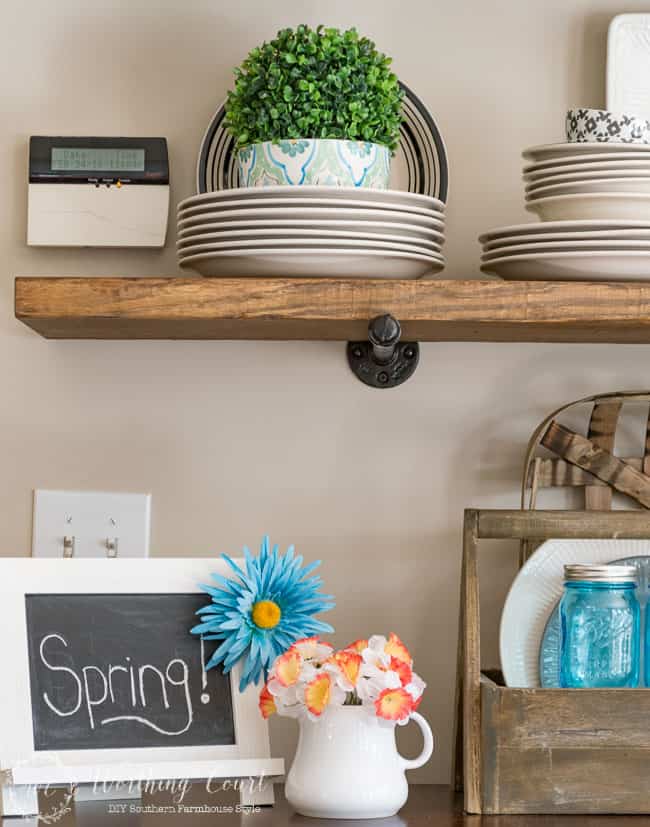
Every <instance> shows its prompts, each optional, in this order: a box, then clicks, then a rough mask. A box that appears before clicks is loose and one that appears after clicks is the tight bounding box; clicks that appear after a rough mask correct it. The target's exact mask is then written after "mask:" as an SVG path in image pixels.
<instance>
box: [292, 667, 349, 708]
mask: <svg viewBox="0 0 650 827" xmlns="http://www.w3.org/2000/svg"><path fill="white" fill-rule="evenodd" d="M302 696H303V701H304V706H305V713H306V715H307V718H309V720H310V721H317V720H318V719H319V718H320V717H321V715H323V713H324V712H326V711H327V709H328V708H329V707H332V706H343V704H344V703H345V698H346V692H345V690H344V689H342V688H341V687H340V686H338V684H337V682H336V679H335V677H334V676H333V675H332V674H331V673H330V672H329V671H328V670H327V669H322V670H321V671H319V672H318V673H317V674H316V676H315V677H314V678H313V679H312V680H311V681H309V683H307V684H305V686H304V687H303V689H302Z"/></svg>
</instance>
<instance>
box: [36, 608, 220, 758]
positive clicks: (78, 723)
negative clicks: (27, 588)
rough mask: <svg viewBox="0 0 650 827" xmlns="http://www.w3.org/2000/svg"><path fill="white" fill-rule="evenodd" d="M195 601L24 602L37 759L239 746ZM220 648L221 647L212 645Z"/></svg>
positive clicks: (218, 672) (211, 649)
mask: <svg viewBox="0 0 650 827" xmlns="http://www.w3.org/2000/svg"><path fill="white" fill-rule="evenodd" d="M202 605H205V597H204V596H202V595H200V594H196V593H195V594H176V593H174V594H151V593H148V594H25V610H26V621H27V643H28V649H29V677H30V691H31V710H32V723H33V732H34V749H35V750H73V749H105V748H115V747H117V748H128V747H183V746H210V745H228V744H235V727H234V721H233V706H232V696H231V684H230V677H229V676H225V675H223V673H222V672H221V670H218V669H211V670H209V671H207V672H206V671H205V669H204V664H206V663H207V662H208V660H209V659H210V655H211V654H212V651H213V649H214V645H212V646H211V645H209V644H208V643H207V642H203V641H200V640H199V639H197V638H196V637H194V636H192V635H190V634H189V629H190V628H191V627H192V625H194V623H195V622H196V620H195V617H194V613H195V611H196V610H197V609H198V608H199V607H200V606H202ZM217 644H218V642H217Z"/></svg>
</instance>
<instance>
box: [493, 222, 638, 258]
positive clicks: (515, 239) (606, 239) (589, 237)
mask: <svg viewBox="0 0 650 827" xmlns="http://www.w3.org/2000/svg"><path fill="white" fill-rule="evenodd" d="M542 226H546V225H542ZM542 241H543V242H544V243H545V244H546V243H547V244H555V243H557V242H565V241H580V242H582V241H595V242H597V243H599V244H609V243H610V242H619V241H647V242H649V243H650V228H648V229H647V230H600V231H599V230H594V231H593V232H586V231H584V230H583V231H582V232H578V233H570V232H569V233H562V232H559V233H557V232H556V233H527V234H522V235H504V236H500V237H498V238H492V239H491V240H490V241H486V242H485V243H484V244H483V250H484V251H485V252H488V251H490V250H497V249H499V248H500V247H510V246H511V245H513V244H540V243H542Z"/></svg>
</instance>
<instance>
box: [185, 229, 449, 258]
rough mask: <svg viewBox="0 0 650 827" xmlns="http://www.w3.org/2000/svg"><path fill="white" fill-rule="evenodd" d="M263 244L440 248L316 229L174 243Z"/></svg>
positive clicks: (210, 235) (207, 235)
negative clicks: (341, 244) (343, 244)
mask: <svg viewBox="0 0 650 827" xmlns="http://www.w3.org/2000/svg"><path fill="white" fill-rule="evenodd" d="M267 241H268V242H269V243H270V245H271V246H272V245H274V244H276V243H280V242H281V243H283V244H297V245H298V246H302V245H303V244H304V245H315V246H321V247H322V246H323V245H325V246H327V247H330V246H332V247H336V246H338V243H339V241H340V242H342V243H346V244H349V243H355V242H357V241H359V242H361V244H360V245H359V246H361V247H366V246H368V245H371V244H372V245H377V246H378V247H384V246H385V245H386V244H388V245H390V246H392V245H406V246H408V247H419V248H424V249H427V250H434V251H436V252H438V253H439V252H440V250H441V245H440V244H439V243H438V242H436V241H431V240H430V239H426V238H411V237H410V236H404V235H381V234H377V233H346V232H337V231H336V230H329V231H327V230H326V231H320V230H316V231H314V230H302V231H300V230H261V231H260V230H255V231H254V232H246V231H244V230H242V231H240V232H239V233H234V234H233V233H219V232H218V233H204V234H202V235H194V236H190V237H189V238H179V239H178V241H177V242H176V249H177V250H179V251H181V250H185V249H187V248H188V247H191V246H194V245H196V244H208V245H221V244H224V245H225V244H228V245H235V244H237V245H239V244H241V245H242V246H243V245H245V244H248V246H250V247H259V246H260V244H263V245H264V246H266V243H267Z"/></svg>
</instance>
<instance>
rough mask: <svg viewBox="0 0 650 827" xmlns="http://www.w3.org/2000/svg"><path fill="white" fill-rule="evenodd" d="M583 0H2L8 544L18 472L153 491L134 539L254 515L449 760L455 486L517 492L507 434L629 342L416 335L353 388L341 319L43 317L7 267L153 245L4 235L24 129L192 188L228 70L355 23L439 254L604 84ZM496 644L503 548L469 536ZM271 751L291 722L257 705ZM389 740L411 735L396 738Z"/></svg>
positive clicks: (517, 433) (597, 35)
mask: <svg viewBox="0 0 650 827" xmlns="http://www.w3.org/2000/svg"><path fill="white" fill-rule="evenodd" d="M645 6H647V4H644V3H641V2H639V0H629V1H628V3H627V4H626V5H624V6H623V5H620V4H617V3H614V2H604V0H591V2H588V1H587V0H526V2H521V0H509V2H505V0H492V2H489V3H483V2H478V0H477V2H469V0H453V2H446V3H442V2H438V3H432V2H424V1H423V0H422V1H421V2H408V0H407V2H402V3H395V2H385V0H372V2H370V0H360V1H359V2H350V0H330V2H328V3H325V4H324V3H323V2H314V0H306V2H305V1H304V0H303V2H302V3H290V2H287V0H275V2H273V3H269V2H268V0H255V1H254V2H248V0H243V2H240V3H223V2H222V3H220V2H218V0H184V2H182V1H181V0H176V2H172V0H156V2H154V1H153V0H150V1H149V2H146V0H122V2H120V0H105V1H104V2H97V1H96V0H95V1H93V0H87V1H86V2H81V0H56V2H45V0H32V2H29V3H25V2H19V0H4V2H3V3H2V32H3V37H2V49H1V50H0V170H2V177H3V181H2V184H3V186H2V188H1V189H0V261H2V269H3V273H4V276H3V278H2V280H1V281H0V382H1V385H0V388H1V393H0V458H1V462H2V469H3V472H2V474H1V475H0V502H2V521H1V523H0V548H1V551H0V553H2V554H6V555H12V554H27V553H28V552H29V547H30V512H31V490H32V488H34V487H36V486H39V487H70V488H82V489H83V488H107V489H114V490H136V491H142V490H145V491H146V490H150V491H152V493H153V526H152V528H153V539H152V542H153V552H154V554H156V555H168V556H171V555H209V554H213V553H217V552H220V551H223V550H227V551H229V552H236V551H237V550H238V549H239V548H240V546H241V545H242V544H243V543H245V542H246V543H248V544H256V543H257V541H258V539H259V538H260V537H261V535H262V533H263V532H270V533H271V534H272V536H273V539H275V540H277V541H278V542H280V543H282V544H287V543H289V542H294V543H296V545H297V546H298V549H299V550H300V551H301V552H302V553H304V554H305V555H306V556H307V557H308V558H317V557H319V558H322V560H323V568H322V573H323V575H324V577H325V579H326V584H327V587H328V589H329V590H331V591H332V592H333V593H334V594H335V595H336V596H337V598H338V607H337V609H336V610H335V611H334V612H331V613H330V614H331V619H332V622H333V623H334V624H335V626H336V627H337V634H336V642H337V643H339V644H344V643H346V642H348V640H350V639H352V638H355V637H359V636H361V635H365V634H367V633H371V632H378V631H386V632H387V631H389V630H391V629H394V630H396V631H398V632H399V633H400V634H401V635H402V636H403V637H404V639H405V640H406V641H407V642H408V643H410V644H411V646H412V648H413V650H414V652H415V656H416V659H417V666H418V670H419V671H420V672H421V673H422V675H423V676H424V678H425V679H426V681H427V682H428V684H429V688H428V692H427V696H426V700H425V702H424V704H423V711H424V713H425V714H426V715H427V716H428V717H429V719H430V720H431V722H432V725H433V728H434V730H435V731H436V733H437V735H438V739H439V749H438V751H437V753H436V755H435V757H434V759H433V760H432V762H431V763H430V764H429V766H428V767H427V768H425V769H424V770H421V771H420V772H419V773H418V774H416V775H415V777H416V778H417V779H418V780H432V781H433V780H435V781H438V782H443V781H446V779H447V778H448V772H449V764H450V741H451V727H452V697H453V682H454V674H453V673H454V663H455V657H456V618H457V591H458V576H459V552H460V549H459V539H460V530H461V519H462V511H463V508H464V507H465V506H468V505H475V506H477V505H480V506H511V505H514V504H516V502H517V485H518V475H519V472H520V464H521V459H522V452H523V447H524V443H525V440H526V439H527V437H528V435H529V432H530V431H531V430H532V429H533V427H534V426H535V424H536V423H537V422H538V420H539V419H541V417H542V416H543V414H544V413H545V412H546V411H548V410H549V409H551V408H553V407H554V406H556V405H559V404H561V403H562V402H564V401H566V400H569V399H572V398H577V397H579V396H581V395H583V394H587V393H591V392H598V391H606V390H613V389H618V388H624V387H637V386H639V387H640V386H644V385H647V384H648V383H647V376H648V356H649V355H650V352H649V350H648V348H646V347H634V346H626V347H623V346H618V347H613V346H606V345H601V346H597V345H596V346H563V345H555V346H550V345H546V346H543V345H524V346H520V345H482V344H426V345H424V346H423V348H422V358H421V366H420V368H419V369H418V372H417V374H416V376H415V378H414V379H413V380H412V381H411V382H409V383H408V384H407V385H405V386H404V387H403V388H400V389H399V390H395V391H392V392H386V393H381V392H373V391H371V390H369V389H367V388H365V387H364V386H363V385H361V384H360V383H358V382H357V381H356V380H354V379H353V378H351V376H350V375H349V373H348V369H347V366H346V363H345V359H344V348H343V345H340V344H325V343H320V342H311V343H268V344H263V343H256V342H244V343H219V342H206V343H187V342H140V343H136V342H133V343H131V342H123V343H110V342H60V343H54V342H46V341H44V340H43V339H40V338H38V337H37V336H36V335H35V334H33V333H32V332H30V331H29V330H28V329H27V328H25V327H23V326H22V325H20V324H19V323H18V322H16V321H15V320H14V318H13V276H14V275H16V274H48V275H49V274H52V275H55V274H69V275H74V274H96V275H104V274H110V275H143V276H146V275H158V274H174V273H176V272H177V268H176V264H175V255H174V241H175V237H174V228H173V226H172V231H171V232H170V236H169V243H168V245H167V248H166V249H165V250H164V251H163V252H143V251H139V252H121V251H113V252H111V251H107V250H106V251H102V250H96V251H73V250H71V251H57V250H35V249H27V248H26V246H25V210H26V152H27V138H28V136H29V135H30V134H33V133H37V134H39V133H40V134H48V133H49V134H57V133H69V134H99V135H101V134H108V135H115V134H126V135H138V134H140V135H149V134H154V135H165V136H167V138H168V140H169V145H170V150H171V168H172V176H173V201H174V203H175V202H176V201H178V200H179V199H180V198H183V197H184V196H186V195H188V194H190V193H191V192H192V191H193V175H194V167H195V162H196V155H197V151H198V147H199V142H200V139H201V136H202V134H203V130H204V128H205V126H206V124H207V122H208V120H209V118H210V116H211V114H212V112H213V110H214V109H215V107H216V105H217V104H218V103H219V102H220V100H221V99H222V98H223V96H224V93H225V91H226V89H227V87H228V84H229V82H230V77H231V75H230V69H231V67H232V66H233V65H235V64H236V63H237V62H239V61H240V60H241V59H242V58H243V57H244V55H245V54H246V52H247V50H248V49H249V48H250V47H252V46H253V45H255V44H256V43H257V42H258V41H259V40H260V39H262V38H265V37H266V38H268V37H269V36H270V35H272V34H273V33H274V32H275V31H276V30H277V29H278V28H279V27H281V26H287V25H293V24H296V23H299V22H303V21H304V22H309V23H312V24H317V23H319V22H327V23H330V24H334V25H339V26H349V25H356V26H357V27H358V28H360V29H361V30H363V31H364V32H365V33H367V34H369V35H371V36H373V37H374V38H375V39H376V41H377V43H378V44H379V46H380V47H381V48H382V49H384V50H386V51H387V52H389V53H392V54H393V55H394V57H395V68H396V70H397V72H398V73H399V75H400V76H401V77H402V78H403V79H404V80H405V81H406V82H407V83H408V84H409V85H411V86H412V87H413V88H414V89H415V90H416V91H417V92H418V94H419V95H421V97H422V98H423V99H424V100H425V101H426V103H427V104H428V105H429V106H430V107H431V109H432V110H433V113H434V115H435V117H436V119H437V120H438V123H439V125H440V128H441V129H442V132H443V134H444V137H445V140H446V142H447V148H448V152H449V157H450V163H451V198H450V206H449V222H448V224H449V226H448V238H449V241H448V245H447V254H448V257H449V267H448V270H447V275H448V276H454V277H469V276H474V275H475V274H476V273H477V272H478V257H479V249H478V245H477V243H476V237H477V235H478V234H479V232H481V231H482V230H486V229H488V228H489V227H492V226H496V225H498V224H500V223H515V222H520V221H524V220H526V213H525V212H524V210H523V207H522V201H523V198H522V186H521V183H520V180H519V174H520V164H521V162H520V156H519V153H520V151H521V149H522V148H523V147H524V146H527V145H531V144H536V143H545V142H550V141H553V140H557V139H560V138H561V135H562V126H563V113H564V110H565V109H566V108H567V106H568V105H572V104H585V105H591V106H600V105H603V104H604V60H605V35H606V28H607V24H608V21H609V19H610V18H611V17H612V16H613V15H614V14H616V13H619V12H621V11H633V10H635V9H636V10H639V11H642V10H644V8H645ZM490 563H491V565H493V566H494V569H495V570H494V572H493V574H492V576H491V578H490V585H489V588H487V589H486V590H485V598H486V600H487V605H488V608H489V610H490V612H489V615H490V618H491V620H492V623H491V625H490V626H489V628H488V633H487V636H486V637H487V641H488V646H489V649H490V650H493V649H494V641H495V629H496V621H497V618H498V607H499V601H500V600H501V599H502V594H503V589H504V586H505V583H506V579H507V577H508V575H509V573H510V572H511V571H512V557H511V556H510V558H508V555H507V554H506V555H504V554H494V555H492V556H491V557H490ZM273 738H274V745H275V748H276V750H277V751H278V752H286V753H287V754H290V751H291V748H292V744H293V738H294V732H293V724H292V723H291V722H288V721H279V722H274V725H273ZM406 740H407V744H406V747H407V748H408V749H410V750H412V751H413V750H415V749H416V748H417V739H416V738H413V739H412V740H411V741H409V739H408V738H407V739H406Z"/></svg>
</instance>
